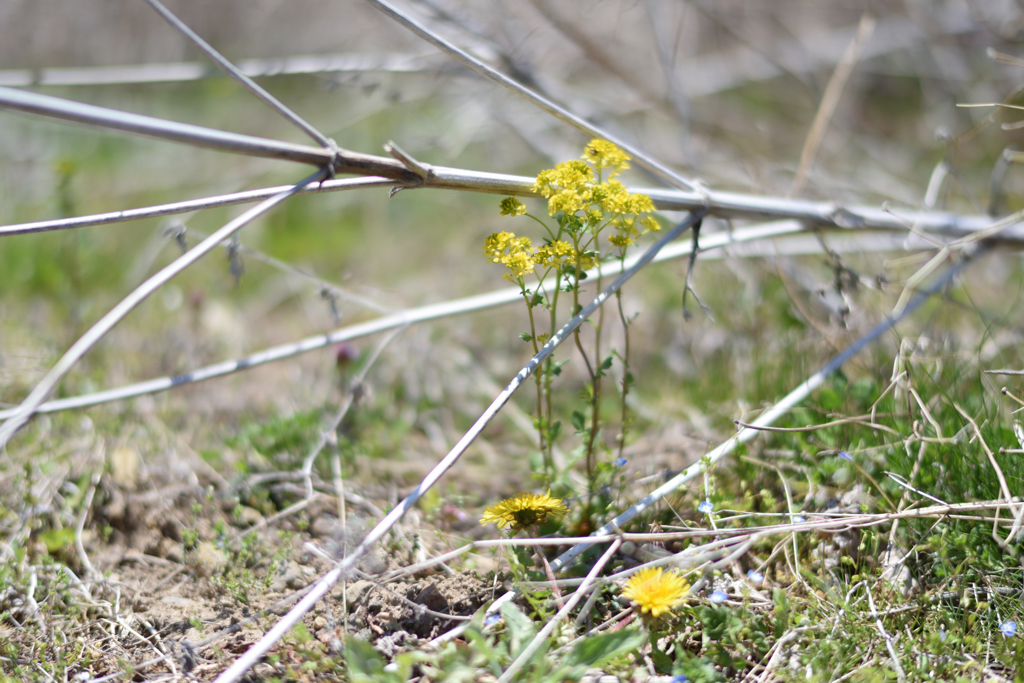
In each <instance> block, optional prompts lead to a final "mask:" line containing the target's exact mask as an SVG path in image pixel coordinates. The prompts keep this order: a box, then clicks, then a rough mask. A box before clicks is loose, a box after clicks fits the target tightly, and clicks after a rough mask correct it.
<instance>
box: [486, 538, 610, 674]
mask: <svg viewBox="0 0 1024 683" xmlns="http://www.w3.org/2000/svg"><path fill="white" fill-rule="evenodd" d="M620 545H622V541H621V540H618V539H616V540H615V541H614V542H613V543H612V544H611V545H610V546H608V549H607V550H605V551H604V554H603V555H601V557H600V559H598V561H597V562H595V563H594V566H593V567H591V569H590V571H589V572H587V576H586V578H585V579H584V581H583V583H582V584H581V585H580V587H579V588H577V589H576V592H575V593H573V595H572V597H571V598H569V599H568V600H567V601H566V603H565V605H564V606H563V607H562V609H560V610H558V613H557V614H555V616H553V617H551V619H550V620H549V621H548V623H546V624H544V628H542V629H541V630H540V631H539V632H538V633H537V635H536V636H534V638H533V640H532V641H530V644H529V645H527V646H526V647H525V648H523V650H522V652H520V653H519V656H518V657H516V658H515V659H514V660H513V661H512V663H511V664H509V665H508V668H507V669H505V671H504V672H503V673H502V674H501V676H499V677H498V683H508V681H511V680H512V679H513V677H514V676H515V675H516V674H517V673H519V670H520V669H522V668H523V666H524V665H525V664H526V663H527V662H529V661H530V659H531V658H532V657H533V655H535V654H536V653H537V651H538V650H539V649H540V648H541V646H542V645H543V644H544V641H546V640H547V639H548V637H549V636H550V635H551V633H552V632H553V631H554V630H555V627H556V626H558V624H559V623H561V621H562V620H563V619H565V617H566V616H567V615H568V614H569V612H571V611H572V610H573V609H574V608H575V607H576V605H577V604H578V603H579V601H580V600H582V599H583V597H584V596H585V595H586V594H587V593H588V592H590V590H591V589H592V588H593V587H594V586H595V585H597V576H598V574H600V573H601V570H602V569H604V566H605V565H606V564H607V563H608V560H610V559H611V558H612V556H613V555H614V554H615V553H616V552H617V551H618V549H619V546H620Z"/></svg>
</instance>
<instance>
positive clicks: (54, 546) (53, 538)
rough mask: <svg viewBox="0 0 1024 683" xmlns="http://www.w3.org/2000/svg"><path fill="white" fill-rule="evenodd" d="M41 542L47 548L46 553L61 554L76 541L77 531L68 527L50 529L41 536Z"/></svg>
mask: <svg viewBox="0 0 1024 683" xmlns="http://www.w3.org/2000/svg"><path fill="white" fill-rule="evenodd" d="M39 540H40V541H42V542H43V545H45V546H46V551H47V552H48V553H50V554H53V553H56V552H60V551H61V550H63V549H64V548H65V547H66V546H69V545H71V544H72V543H73V542H74V541H75V530H74V529H70V528H68V527H65V528H63V529H50V530H49V531H44V532H43V533H41V534H39Z"/></svg>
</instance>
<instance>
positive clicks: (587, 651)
mask: <svg viewBox="0 0 1024 683" xmlns="http://www.w3.org/2000/svg"><path fill="white" fill-rule="evenodd" d="M645 642H647V638H646V637H645V636H644V634H643V633H641V632H640V631H638V630H632V629H631V630H626V629H624V630H622V631H615V632H613V633H602V634H601V635H597V636H591V637H589V638H584V639H583V640H581V641H580V642H579V643H577V644H576V646H575V647H574V648H573V649H572V651H571V652H570V653H569V657H568V660H567V661H566V663H567V664H569V665H570V666H586V667H594V666H599V665H600V664H601V663H603V662H607V661H608V660H610V659H614V658H615V657H618V656H619V655H624V654H626V653H627V652H632V651H633V650H636V649H638V648H640V647H641V646H642V645H643V644H644V643H645Z"/></svg>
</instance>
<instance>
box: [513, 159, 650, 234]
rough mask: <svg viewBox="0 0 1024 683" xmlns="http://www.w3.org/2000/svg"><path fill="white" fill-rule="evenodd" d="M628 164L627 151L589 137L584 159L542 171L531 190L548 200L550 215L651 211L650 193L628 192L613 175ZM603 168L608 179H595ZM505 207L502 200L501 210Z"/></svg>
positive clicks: (591, 217) (593, 217) (594, 218)
mask: <svg viewBox="0 0 1024 683" xmlns="http://www.w3.org/2000/svg"><path fill="white" fill-rule="evenodd" d="M591 166H593V168H591ZM627 168H629V155H627V154H626V153H625V152H623V151H622V150H621V149H619V148H618V147H616V146H615V145H613V144H612V143H610V142H607V141H606V140H591V141H590V144H588V145H587V147H586V151H584V153H583V160H579V159H574V160H572V161H566V162H564V163H561V164H558V165H557V166H555V167H554V168H550V169H547V170H545V171H541V172H540V173H539V174H538V175H537V181H536V182H535V183H534V184H533V190H534V192H539V193H540V194H541V196H542V197H544V198H545V199H547V200H548V215H549V216H554V215H555V214H556V213H558V212H559V211H564V212H565V213H569V214H571V213H576V212H577V211H585V212H586V214H587V215H586V218H587V220H588V221H590V222H597V221H599V220H601V218H602V217H603V215H604V214H605V213H610V214H619V215H625V214H631V215H637V214H642V213H646V212H648V211H654V203H653V202H652V201H651V198H650V197H648V196H647V195H645V194H630V193H629V191H628V190H626V188H625V187H623V185H622V183H620V182H619V181H618V180H615V176H616V175H618V174H619V172H621V171H623V170H625V169H627ZM605 169H608V170H609V173H608V179H607V180H605V181H604V182H596V181H597V180H598V179H600V178H601V176H602V175H603V172H604V170H605ZM595 171H596V174H595ZM592 207H597V208H592ZM504 208H505V206H504V204H502V213H503V214H504Z"/></svg>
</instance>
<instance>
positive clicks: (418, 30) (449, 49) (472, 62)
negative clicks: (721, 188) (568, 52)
mask: <svg viewBox="0 0 1024 683" xmlns="http://www.w3.org/2000/svg"><path fill="white" fill-rule="evenodd" d="M368 1H369V2H370V4H372V5H373V6H374V7H376V8H377V9H379V10H380V11H381V12H383V13H384V14H386V15H388V16H389V17H391V18H392V19H394V20H395V21H397V22H398V23H399V24H401V25H402V26H404V27H406V28H407V29H409V30H410V31H412V32H413V33H415V34H416V35H418V36H419V37H420V38H423V39H424V40H426V41H427V42H429V43H431V44H432V45H434V46H436V47H437V48H438V49H440V50H443V51H444V52H446V53H447V54H449V55H451V56H452V57H454V58H455V59H457V60H459V61H460V62H462V63H463V64H465V65H466V66H468V67H469V68H470V69H472V70H473V71H475V72H477V73H478V74H480V75H481V76H484V77H485V78H489V79H490V80H492V81H494V82H496V83H498V84H499V85H501V86H502V87H504V88H505V89H506V90H509V91H510V92H513V93H515V94H516V95H519V96H520V97H524V98H526V99H527V100H529V101H530V102H532V103H533V104H535V105H536V106H537V107H539V108H541V109H543V110H544V111H546V112H547V113H549V114H551V115H552V116H554V117H555V118H557V119H559V120H561V121H564V122H565V123H568V124H569V125H570V126H573V127H574V128H576V129H577V130H581V131H583V132H584V133H586V134H588V135H590V136H593V137H598V138H604V139H605V140H608V141H609V142H612V143H615V144H616V145H618V146H619V147H621V148H622V149H624V150H626V151H627V152H628V153H629V154H630V155H631V156H632V157H633V158H634V159H635V160H636V163H637V165H639V166H642V167H644V168H645V169H647V170H648V171H650V172H651V173H653V174H654V175H656V176H657V177H659V178H661V179H662V180H664V181H665V182H666V183H668V184H669V185H672V186H674V187H678V188H680V189H682V190H691V191H693V192H696V193H698V194H699V195H701V196H702V197H703V198H705V199H706V192H705V190H704V188H702V187H701V186H700V185H699V184H698V183H695V182H693V181H691V180H687V179H686V178H684V177H683V176H681V175H679V174H678V173H676V172H675V171H673V170H672V169H671V168H669V167H668V166H666V165H664V164H662V163H661V162H660V161H657V160H655V159H653V158H652V157H650V156H648V155H647V154H645V153H644V152H643V151H642V150H640V149H638V148H637V147H636V146H634V145H631V144H630V143H628V142H626V141H624V140H622V139H620V138H618V137H617V136H615V135H612V134H611V133H609V132H608V131H605V130H602V129H601V128H598V127H597V126H595V125H594V124H592V123H590V122H589V121H586V120H584V119H582V118H580V117H579V116H576V115H575V114H573V113H572V112H570V111H569V110H567V109H565V108H564V107H562V106H560V105H557V104H555V103H554V102H552V101H551V100H549V99H547V98H545V97H542V96H541V95H538V94H537V93H535V92H533V91H532V90H530V89H529V88H527V87H526V86H524V85H522V84H521V83H517V82H516V81H514V80H512V79H511V78H509V77H508V76H506V75H505V74H503V73H501V72H500V71H498V70H496V69H493V68H491V67H490V66H488V65H486V64H484V63H483V62H482V61H480V60H479V59H477V58H476V57H473V56H472V55H470V54H469V53H468V52H466V51H465V50H462V49H460V48H458V47H456V46H455V45H454V44H452V43H450V42H449V41H447V40H445V39H444V38H442V37H440V36H439V35H437V34H436V33H434V32H433V31H431V30H430V29H429V28H427V27H426V26H424V25H423V24H422V23H420V22H418V21H416V20H415V19H413V18H412V17H410V16H409V15H407V14H404V13H402V12H400V11H398V10H397V9H395V8H394V7H392V6H391V5H389V4H388V3H386V2H384V0H368ZM702 204H703V202H702Z"/></svg>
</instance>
